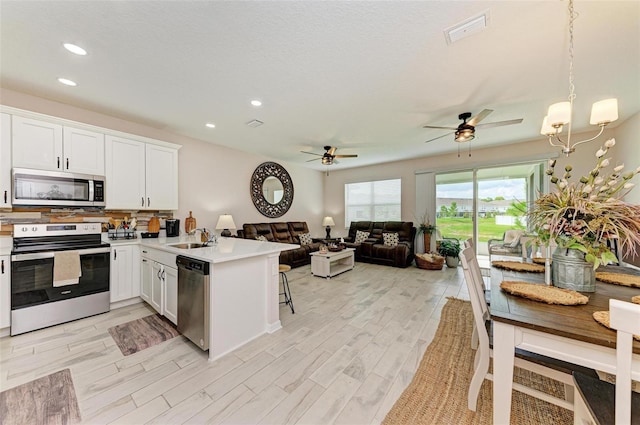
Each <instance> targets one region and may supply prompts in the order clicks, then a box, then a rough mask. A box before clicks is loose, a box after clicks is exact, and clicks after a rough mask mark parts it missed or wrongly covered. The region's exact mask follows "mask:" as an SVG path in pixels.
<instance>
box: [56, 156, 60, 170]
mask: <svg viewBox="0 0 640 425" xmlns="http://www.w3.org/2000/svg"><path fill="white" fill-rule="evenodd" d="M57 160H58V166H57V167H56V168H60V157H57Z"/></svg>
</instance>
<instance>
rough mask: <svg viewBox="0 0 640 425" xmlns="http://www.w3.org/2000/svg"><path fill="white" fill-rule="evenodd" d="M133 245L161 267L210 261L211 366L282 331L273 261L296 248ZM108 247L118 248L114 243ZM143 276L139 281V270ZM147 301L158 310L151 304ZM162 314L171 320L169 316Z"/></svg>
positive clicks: (238, 243)
mask: <svg viewBox="0 0 640 425" xmlns="http://www.w3.org/2000/svg"><path fill="white" fill-rule="evenodd" d="M137 241H139V242H138V243H139V244H140V250H141V253H142V258H143V261H144V258H145V255H152V254H153V253H154V252H156V253H160V254H159V255H165V257H168V258H169V260H167V261H166V263H167V264H166V265H167V266H171V267H175V256H176V255H183V256H186V257H189V258H193V259H196V260H202V261H207V262H209V264H210V293H209V306H210V314H209V324H210V326H209V360H210V361H212V360H215V359H217V358H219V357H221V356H223V355H225V354H227V353H229V352H230V351H233V350H235V349H236V348H238V347H240V346H242V345H244V344H246V343H247V342H249V341H251V340H252V339H254V338H256V337H258V336H260V335H262V334H264V333H272V332H275V331H277V330H278V329H280V328H281V327H282V326H281V324H280V316H279V295H278V294H279V272H278V257H279V254H280V251H283V250H287V249H293V248H298V245H293V244H282V243H272V242H262V241H253V240H247V239H238V238H225V237H221V238H219V239H218V242H217V243H211V244H210V246H206V247H200V248H192V249H182V248H178V247H175V246H172V245H175V244H185V243H189V242H194V241H193V240H191V239H190V238H189V237H186V236H182V237H176V238H162V237H161V238H158V239H138V240H137ZM110 242H111V243H112V245H118V244H119V241H110ZM123 242H125V243H126V241H123ZM169 262H172V264H168V263H169ZM142 267H144V263H143V266H142ZM142 275H143V280H144V270H143V271H142ZM142 286H143V288H142V292H143V294H142V298H143V299H145V296H144V282H143V285H142ZM146 301H147V302H149V303H150V304H151V305H152V306H153V307H154V308H156V310H158V307H157V306H156V305H154V302H153V300H151V301H149V300H148V299H146ZM165 315H166V316H167V317H168V318H170V319H171V317H170V315H169V314H166V313H165Z"/></svg>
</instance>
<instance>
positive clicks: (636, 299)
mask: <svg viewBox="0 0 640 425" xmlns="http://www.w3.org/2000/svg"><path fill="white" fill-rule="evenodd" d="M631 302H632V303H634V304H640V295H636V296H635V297H631Z"/></svg>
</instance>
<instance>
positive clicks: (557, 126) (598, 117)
mask: <svg viewBox="0 0 640 425" xmlns="http://www.w3.org/2000/svg"><path fill="white" fill-rule="evenodd" d="M575 18H576V12H575V10H574V8H573V0H569V100H568V101H566V102H559V103H554V104H553V105H551V106H549V111H548V112H547V116H546V117H544V120H543V121H542V129H541V130H540V133H541V134H543V135H545V136H547V137H549V144H551V146H556V147H560V148H562V153H564V154H565V155H566V156H569V154H571V153H573V152H575V150H576V146H578V145H581V144H582V143H586V142H590V141H592V140H595V139H597V138H598V137H599V136H600V135H601V134H602V132H603V131H604V128H605V127H606V126H607V125H608V124H610V123H612V122H614V121H615V120H617V119H618V99H605V100H601V101H599V102H595V103H594V104H593V106H592V107H591V119H590V120H589V123H590V124H591V125H597V126H598V127H600V131H599V132H598V134H596V135H595V136H594V137H592V138H590V139H586V140H581V141H579V142H575V143H573V144H572V143H571V119H572V114H573V101H574V100H575V98H576V94H575V86H574V84H573V21H574V20H575ZM565 125H566V126H567V135H566V139H565V140H562V139H561V138H560V133H561V132H562V128H563V126H565Z"/></svg>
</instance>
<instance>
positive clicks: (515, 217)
mask: <svg viewBox="0 0 640 425" xmlns="http://www.w3.org/2000/svg"><path fill="white" fill-rule="evenodd" d="M543 170H544V167H543V163H541V162H536V163H527V164H514V165H507V166H501V167H487V168H476V169H473V170H466V171H458V172H452V173H439V174H437V175H436V226H437V227H438V231H439V233H440V237H445V238H456V239H458V240H460V241H461V242H462V241H464V240H465V239H467V238H471V237H472V238H473V240H474V241H475V246H476V250H477V253H478V254H480V255H486V254H488V245H487V242H488V241H489V239H501V238H502V236H503V234H504V232H505V231H507V230H509V229H526V227H527V221H526V213H527V210H528V209H529V208H530V206H531V204H532V203H533V201H534V200H535V198H536V196H537V194H538V192H539V191H541V190H542V182H543V180H544V179H543V176H544V171H543Z"/></svg>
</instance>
